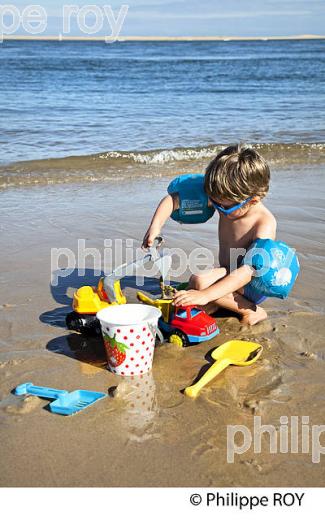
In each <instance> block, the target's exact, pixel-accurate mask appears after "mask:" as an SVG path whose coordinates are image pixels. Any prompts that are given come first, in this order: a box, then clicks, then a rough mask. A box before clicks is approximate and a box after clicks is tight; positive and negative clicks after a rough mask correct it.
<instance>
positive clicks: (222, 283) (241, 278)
mask: <svg viewBox="0 0 325 520" xmlns="http://www.w3.org/2000/svg"><path fill="white" fill-rule="evenodd" d="M253 273H254V270H253V268H252V267H250V266H249V265H242V266H241V267H239V268H238V269H235V271H232V272H231V273H230V274H228V275H227V276H225V277H224V278H222V279H221V280H218V281H217V282H216V283H214V284H213V285H211V286H210V287H207V288H206V289H203V290H201V291H197V290H195V289H190V290H189V291H178V292H177V294H176V296H175V298H174V304H175V305H206V304H207V303H209V302H212V301H214V300H218V299H219V298H223V297H224V296H226V295H227V294H230V293H233V292H235V291H238V289H240V288H241V287H243V286H244V285H246V284H247V283H249V282H250V281H251V279H252V277H253Z"/></svg>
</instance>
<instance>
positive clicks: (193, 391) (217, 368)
mask: <svg viewBox="0 0 325 520" xmlns="http://www.w3.org/2000/svg"><path fill="white" fill-rule="evenodd" d="M229 365H230V360H229V359H222V360H220V361H216V362H215V363H213V365H212V366H211V367H210V368H209V369H208V370H207V371H206V372H205V374H203V376H202V377H201V379H199V381H198V382H197V383H195V385H192V386H188V387H187V388H185V391H184V393H185V395H187V396H188V397H196V396H197V395H198V393H199V392H200V390H201V389H202V388H203V387H204V386H205V385H207V384H208V383H210V381H211V380H212V379H214V378H215V377H216V376H217V375H218V374H220V372H222V371H223V370H224V369H225V368H227V366H229Z"/></svg>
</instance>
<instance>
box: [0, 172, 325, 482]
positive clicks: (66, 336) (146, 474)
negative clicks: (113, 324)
mask: <svg viewBox="0 0 325 520" xmlns="http://www.w3.org/2000/svg"><path fill="white" fill-rule="evenodd" d="M324 173H325V172H324V167H320V168H319V169H317V170H316V169H313V168H311V167H310V168H308V169H305V170H303V169H302V168H301V169H300V170H299V168H297V169H296V170H295V171H293V170H291V171H279V170H278V171H275V172H274V174H273V182H272V190H271V192H270V194H269V196H268V198H267V201H266V205H267V206H269V207H270V208H271V209H272V210H273V211H274V213H275V215H276V216H277V217H278V220H279V228H278V237H279V238H281V239H283V240H286V241H287V242H288V243H290V244H291V245H292V246H294V247H296V248H297V250H298V252H299V258H300V261H301V266H302V273H301V276H300V278H299V279H298V282H297V284H296V287H295V289H294V291H293V293H292V296H290V298H289V299H288V300H286V301H278V300H274V299H268V300H267V301H266V303H265V305H264V307H265V309H266V310H267V311H268V313H269V319H268V320H267V321H265V322H263V323H261V324H259V325H257V326H255V327H253V328H251V329H249V330H241V328H240V324H239V322H238V320H237V318H235V317H225V316H223V317H220V318H218V317H217V321H218V324H219V326H220V329H221V334H220V335H219V336H217V337H216V338H214V339H213V340H212V341H210V342H207V343H204V344H202V345H200V346H193V347H189V348H187V349H183V350H181V349H179V348H177V347H175V346H172V345H169V344H164V345H162V346H157V347H156V352H155V357H154V366H153V370H152V372H151V373H150V374H148V375H146V376H143V377H142V378H135V379H134V380H131V379H129V378H127V379H126V378H125V379H121V378H119V377H117V376H115V375H113V374H111V373H109V372H108V371H107V370H106V366H105V356H104V353H103V349H102V344H101V341H100V340H99V339H94V338H93V339H89V338H88V339H87V338H85V337H83V336H81V335H79V334H76V333H70V332H68V331H67V330H66V329H65V325H64V317H65V315H66V313H67V312H68V310H69V308H70V304H71V295H72V293H73V289H74V288H75V287H78V286H80V285H84V284H85V282H86V283H95V281H96V280H97V279H98V276H95V275H94V273H93V271H92V262H91V259H90V258H89V259H88V264H87V269H86V273H85V277H84V278H78V277H77V276H76V273H71V275H70V276H68V277H66V278H62V279H60V283H59V285H58V287H56V288H51V287H50V276H51V272H50V249H51V247H69V248H71V249H72V250H73V251H75V252H76V250H77V240H78V238H85V239H87V241H86V245H87V247H97V248H99V250H101V249H102V248H103V242H104V239H105V238H106V239H107V238H111V239H116V238H121V239H122V240H126V239H127V238H134V239H135V240H138V243H140V240H141V238H142V235H143V232H144V230H145V228H146V225H147V223H148V220H149V218H150V215H151V212H152V209H153V208H154V206H155V204H156V202H158V200H159V198H160V197H161V196H162V194H163V193H164V191H165V187H166V186H167V184H168V182H169V179H168V178H165V177H162V178H159V179H155V180H154V179H145V180H143V179H142V180H135V181H131V180H125V181H123V180H122V181H120V182H119V183H113V182H107V183H105V184H104V183H96V184H72V185H57V186H44V187H32V188H24V189H23V188H21V189H20V188H17V189H8V190H5V191H2V192H1V193H0V229H1V234H0V246H1V274H0V374H1V377H0V425H1V429H0V432H1V433H0V460H1V472H0V484H1V485H2V486H285V485H286V486H321V485H322V484H323V482H324V477H325V471H324V463H323V461H322V459H321V462H320V463H319V464H313V463H312V462H311V453H309V454H302V453H301V450H299V453H297V454H290V453H289V454H288V453H287V454H286V453H278V454H270V453H269V451H270V450H269V441H268V436H267V435H266V436H265V437H263V442H262V452H261V453H255V454H254V452H253V450H252V449H250V450H248V451H247V452H245V453H243V454H242V455H240V456H235V462H234V463H233V464H229V463H227V459H226V446H227V444H226V437H227V425H229V424H233V425H236V424H240V425H245V426H247V427H248V428H249V429H251V431H252V426H253V420H254V417H255V416H260V417H261V421H262V424H271V425H274V426H276V427H277V428H278V427H279V419H280V417H281V416H288V417H289V420H290V416H298V417H299V419H300V418H301V417H302V416H309V422H310V425H313V424H314V425H315V424H323V423H324V411H325V405H324V366H325V365H324V361H325V344H324V335H325V325H324V313H325V304H324V302H325V289H324V284H323V281H324V272H325V259H324V222H325V208H324V198H325V183H324ZM130 201H131V202H130ZM164 235H165V237H166V239H167V245H168V247H182V248H184V249H185V250H186V251H187V252H189V251H191V250H192V249H193V248H194V247H197V246H204V247H209V248H210V249H213V250H215V251H216V249H217V248H216V219H214V220H211V221H209V222H208V223H207V224H206V225H203V226H193V227H190V226H183V227H181V226H179V225H177V224H176V223H173V222H169V223H168V224H167V225H166V228H165V231H164ZM185 278H186V277H185ZM129 281H130V280H129ZM127 282H128V280H127V281H126V285H128V283H127ZM131 285H132V283H131ZM154 285H155V282H154V280H151V279H150V280H149V281H147V286H146V288H147V289H149V290H150V289H151V288H152V287H154ZM125 291H126V294H127V296H128V297H129V301H135V290H134V288H132V287H126V289H125ZM232 338H238V339H250V340H254V341H257V342H259V343H261V344H262V345H263V346H264V353H263V356H262V358H261V359H260V361H259V362H258V363H256V365H253V366H252V367H246V368H238V367H229V368H228V369H227V370H226V371H225V372H224V373H223V374H221V375H220V376H219V377H218V378H217V379H216V380H215V381H213V382H212V383H211V384H210V385H208V386H207V387H206V388H205V389H203V390H202V392H201V394H200V396H199V397H198V398H197V399H196V400H195V401H192V400H190V399H188V398H186V397H185V396H184V395H183V394H182V393H181V390H182V389H183V388H184V387H185V386H187V385H188V384H189V383H191V382H192V381H193V379H194V378H195V377H196V376H197V374H198V372H199V370H200V368H201V367H202V365H205V364H206V363H207V360H208V359H209V357H208V356H207V353H208V352H209V351H211V349H212V348H213V347H216V346H218V345H219V344H221V343H223V342H224V341H225V340H228V339H232ZM26 381H32V382H33V383H34V384H37V385H44V386H51V387H57V388H65V389H68V390H73V389H76V388H85V389H91V390H98V391H107V389H108V388H111V387H116V386H117V387H118V390H117V393H116V394H115V397H110V398H108V399H106V400H103V401H100V402H99V403H98V404H96V405H95V406H93V407H91V408H89V409H88V410H86V411H84V412H83V413H80V414H78V415H76V416H73V417H60V416H57V415H54V414H51V413H50V412H49V411H48V410H47V409H46V404H47V401H44V400H41V399H39V398H37V397H28V398H25V399H24V398H20V397H16V396H14V395H13V394H12V393H11V392H12V390H13V389H14V388H15V386H16V385H18V384H20V383H22V382H26ZM238 442H240V441H239V440H238Z"/></svg>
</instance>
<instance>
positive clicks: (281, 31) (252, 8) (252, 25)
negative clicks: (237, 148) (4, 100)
mask: <svg viewBox="0 0 325 520" xmlns="http://www.w3.org/2000/svg"><path fill="white" fill-rule="evenodd" d="M12 3H13V4H14V5H17V7H19V8H21V7H22V6H26V5H28V2H26V1H22V0H17V1H15V0H14V1H13V2H12ZM31 3H35V4H36V3H37V4H39V5H42V6H44V7H45V8H46V11H47V13H48V16H49V18H48V24H47V30H46V33H47V34H53V35H57V34H59V33H60V32H61V31H60V28H61V27H62V18H61V13H62V5H63V4H61V2H54V1H52V0H38V1H37V2H31ZM64 3H65V4H72V5H73V4H77V5H79V7H82V6H84V5H87V4H96V5H97V6H99V7H101V6H103V5H111V6H112V8H113V9H114V10H115V12H116V13H117V12H118V10H119V8H120V6H121V5H122V4H123V3H125V4H128V5H129V11H128V14H127V16H126V18H125V21H124V24H123V27H122V30H121V35H145V36H148V35H157V36H160V35H162V36H213V35H217V36H267V35H293V34H311V33H312V34H324V33H325V0H174V1H173V0H121V1H117V0H99V1H95V2H93V1H91V2H90V1H89V0H88V1H87V2H86V1H85V2H66V1H65V2H64ZM89 22H91V17H89ZM19 32H20V33H22V32H23V31H19ZM71 34H78V30H77V26H76V24H74V22H73V19H72V23H71ZM99 34H109V24H108V21H107V20H106V24H105V23H104V27H103V30H102V31H100V32H99Z"/></svg>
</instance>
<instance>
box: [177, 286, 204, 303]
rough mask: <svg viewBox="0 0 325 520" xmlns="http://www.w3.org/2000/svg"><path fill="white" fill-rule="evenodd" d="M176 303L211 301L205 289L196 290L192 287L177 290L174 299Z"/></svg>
mask: <svg viewBox="0 0 325 520" xmlns="http://www.w3.org/2000/svg"><path fill="white" fill-rule="evenodd" d="M173 303H174V305H177V306H180V305H182V306H185V305H206V304H207V303H209V301H208V299H207V297H206V295H205V293H204V291H196V290H195V289H190V290H189V291H177V293H176V294H175V296H174V300H173Z"/></svg>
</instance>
